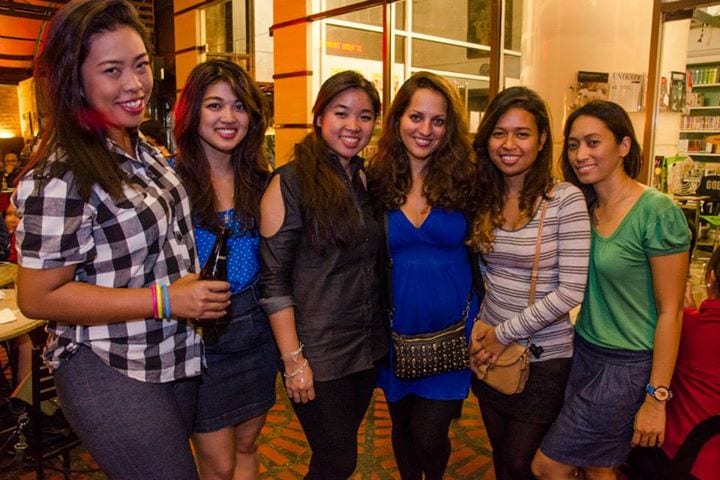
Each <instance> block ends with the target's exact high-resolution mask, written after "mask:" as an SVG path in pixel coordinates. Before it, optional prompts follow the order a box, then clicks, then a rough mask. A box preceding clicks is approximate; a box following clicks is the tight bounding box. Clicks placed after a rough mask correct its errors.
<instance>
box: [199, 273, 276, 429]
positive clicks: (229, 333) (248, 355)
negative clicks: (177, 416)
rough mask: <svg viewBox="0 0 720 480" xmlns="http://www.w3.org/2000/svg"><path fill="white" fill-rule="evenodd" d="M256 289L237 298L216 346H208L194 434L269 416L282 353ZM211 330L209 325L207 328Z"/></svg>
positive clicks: (220, 327)
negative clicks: (278, 350)
mask: <svg viewBox="0 0 720 480" xmlns="http://www.w3.org/2000/svg"><path fill="white" fill-rule="evenodd" d="M257 299H258V294H257V289H256V288H255V287H254V286H253V287H250V288H248V289H246V290H243V291H241V292H239V293H236V294H234V295H233V297H232V300H231V306H230V311H229V312H228V318H229V320H227V321H221V322H219V325H218V337H217V342H214V343H211V344H206V347H205V357H206V359H207V370H206V371H205V372H204V373H203V375H202V377H201V379H200V389H199V393H198V405H197V414H196V417H195V424H194V426H193V431H194V432H199V433H206V432H214V431H217V430H220V429H222V428H225V427H229V426H233V425H237V424H238V423H242V422H244V421H246V420H249V419H251V418H253V417H257V416H258V415H262V414H264V413H266V412H267V411H268V410H270V408H271V407H272V406H273V404H274V403H275V379H276V376H277V361H278V353H277V347H276V346H275V340H274V339H273V335H272V331H271V329H270V323H269V321H268V319H267V317H266V316H265V314H264V313H263V312H262V310H261V309H260V307H259V306H258V304H257ZM209 328H212V326H208V329H209Z"/></svg>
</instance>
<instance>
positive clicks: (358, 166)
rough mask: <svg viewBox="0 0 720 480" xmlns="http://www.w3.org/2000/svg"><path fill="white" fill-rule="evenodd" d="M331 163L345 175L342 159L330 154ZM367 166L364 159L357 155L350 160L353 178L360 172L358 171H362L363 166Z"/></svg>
mask: <svg viewBox="0 0 720 480" xmlns="http://www.w3.org/2000/svg"><path fill="white" fill-rule="evenodd" d="M329 158H330V161H331V162H332V164H333V165H335V167H336V168H337V169H338V171H340V172H342V173H345V169H344V168H343V166H342V163H341V162H340V157H338V156H337V154H335V153H332V152H331V153H330V154H329ZM364 164H365V161H364V160H363V158H362V157H360V156H358V155H355V156H354V157H352V158H351V159H350V172H352V176H355V174H356V173H357V172H358V170H362V169H363V166H364Z"/></svg>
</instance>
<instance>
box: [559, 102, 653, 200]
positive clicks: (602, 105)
mask: <svg viewBox="0 0 720 480" xmlns="http://www.w3.org/2000/svg"><path fill="white" fill-rule="evenodd" d="M583 115H587V116H589V117H594V118H597V119H598V120H600V121H601V122H603V124H604V125H605V126H606V127H607V129H608V130H610V131H611V132H612V134H613V137H615V142H616V143H620V142H622V141H623V139H624V138H625V137H628V138H629V139H630V151H629V152H628V154H627V155H626V156H625V158H624V159H623V170H625V173H627V175H628V176H629V177H630V178H637V176H638V175H639V174H640V167H641V166H642V150H641V149H640V144H639V143H638V141H637V138H635V129H634V128H633V124H632V121H631V120H630V116H629V115H628V114H627V112H626V111H625V110H624V109H623V108H622V107H621V106H620V105H618V104H617V103H613V102H610V101H607V100H592V101H590V102H588V103H586V104H585V105H583V106H582V107H580V108H578V109H577V110H575V111H574V112H572V113H571V114H570V116H569V117H568V119H567V120H566V121H565V128H564V129H563V134H564V135H565V140H564V141H563V149H562V153H561V155H560V161H561V163H562V172H563V176H564V177H565V179H566V180H567V181H568V182H571V183H573V184H574V185H576V186H578V187H579V188H580V190H582V192H583V193H584V194H585V200H586V201H587V203H588V205H591V204H593V203H594V202H595V198H596V195H595V189H594V188H593V186H592V185H586V184H584V183H582V182H581V181H580V180H579V179H578V177H577V175H576V174H575V170H573V168H572V165H570V158H569V156H568V139H569V137H570V130H571V129H572V126H573V123H575V120H577V119H578V118H579V117H581V116H583Z"/></svg>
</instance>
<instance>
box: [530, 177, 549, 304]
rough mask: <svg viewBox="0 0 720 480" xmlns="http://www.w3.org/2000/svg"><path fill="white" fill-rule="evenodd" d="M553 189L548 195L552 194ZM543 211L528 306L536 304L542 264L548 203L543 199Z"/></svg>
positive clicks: (541, 212)
mask: <svg viewBox="0 0 720 480" xmlns="http://www.w3.org/2000/svg"><path fill="white" fill-rule="evenodd" d="M552 191H553V188H552V187H551V188H550V190H549V191H548V193H547V194H548V195H549V194H550V193H552ZM540 198H541V200H540V201H541V202H542V209H541V210H540V220H539V221H538V233H537V240H536V241H535V258H533V266H532V272H531V273H530V294H529V295H528V305H532V304H533V303H535V290H536V288H537V277H538V265H539V264H540V249H541V247H542V234H543V225H544V224H545V213H547V206H548V201H547V200H546V199H544V198H542V197H540Z"/></svg>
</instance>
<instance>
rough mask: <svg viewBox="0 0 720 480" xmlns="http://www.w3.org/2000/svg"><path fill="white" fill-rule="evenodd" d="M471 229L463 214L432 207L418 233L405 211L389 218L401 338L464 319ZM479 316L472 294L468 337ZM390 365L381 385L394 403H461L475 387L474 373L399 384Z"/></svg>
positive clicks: (460, 372)
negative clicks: (418, 400)
mask: <svg viewBox="0 0 720 480" xmlns="http://www.w3.org/2000/svg"><path fill="white" fill-rule="evenodd" d="M467 232H468V225H467V221H466V220H465V216H464V215H463V214H462V213H460V212H454V211H448V210H443V209H441V208H433V209H432V211H431V212H430V215H428V217H427V218H426V219H425V222H423V224H422V225H420V227H419V228H416V227H415V226H414V225H413V224H412V223H410V221H409V220H408V219H407V217H406V216H405V214H404V213H403V212H402V211H400V210H394V211H392V212H389V213H388V236H389V244H390V256H391V257H392V260H393V267H392V289H393V304H394V305H393V306H394V309H395V312H394V316H393V325H392V330H393V331H395V332H398V333H401V334H415V333H427V332H433V331H437V330H442V329H443V328H445V327H448V326H450V325H451V324H453V323H456V322H457V321H458V320H460V318H461V317H462V312H463V310H464V308H465V304H466V302H467V296H468V293H469V292H470V291H471V289H472V271H471V269H470V260H469V256H468V252H467V248H466V246H465V243H464V241H465V238H466V237H467ZM477 312H478V299H477V296H476V295H475V294H474V293H473V297H472V304H471V308H470V314H469V315H468V319H467V327H466V336H467V337H468V338H469V336H470V331H471V329H472V322H473V320H474V318H475V316H476V315H477ZM393 354H394V352H392V349H391V352H390V356H391V358H390V360H391V361H390V363H389V364H388V365H385V366H382V367H381V369H380V375H379V378H378V386H379V387H380V388H382V389H383V390H384V392H385V397H386V398H387V400H388V401H389V402H397V401H399V400H401V399H402V398H403V397H405V396H407V395H411V394H414V395H417V396H419V397H422V398H426V399H430V400H461V399H464V398H465V397H467V395H468V391H469V388H470V370H468V369H465V370H458V371H454V372H448V373H443V374H440V375H433V376H431V377H426V378H421V379H416V380H400V379H398V378H397V377H396V376H395V374H394V373H393V371H392V366H391V365H392V355H393Z"/></svg>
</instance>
